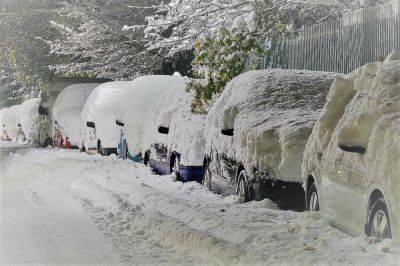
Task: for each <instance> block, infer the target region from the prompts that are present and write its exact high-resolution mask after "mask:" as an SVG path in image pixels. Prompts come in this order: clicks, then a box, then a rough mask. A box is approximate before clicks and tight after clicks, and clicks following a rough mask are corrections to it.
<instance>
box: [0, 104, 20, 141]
mask: <svg viewBox="0 0 400 266" xmlns="http://www.w3.org/2000/svg"><path fill="white" fill-rule="evenodd" d="M19 108H20V105H13V106H11V107H9V108H7V109H6V110H5V111H4V113H3V115H2V117H1V120H2V124H3V126H4V128H3V130H4V131H5V132H6V134H7V136H8V139H10V140H13V141H15V140H16V138H17V129H18V128H17V127H18V123H17V112H18V110H19Z"/></svg>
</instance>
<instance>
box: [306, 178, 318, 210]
mask: <svg viewBox="0 0 400 266" xmlns="http://www.w3.org/2000/svg"><path fill="white" fill-rule="evenodd" d="M307 210H308V211H319V195H318V191H317V186H316V185H315V183H312V185H311V186H310V188H309V189H308V193H307Z"/></svg>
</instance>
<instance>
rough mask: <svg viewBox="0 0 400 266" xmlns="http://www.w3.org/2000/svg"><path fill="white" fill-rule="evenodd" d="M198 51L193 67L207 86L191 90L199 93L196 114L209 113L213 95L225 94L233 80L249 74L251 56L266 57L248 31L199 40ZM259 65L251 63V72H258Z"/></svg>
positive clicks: (228, 31) (235, 30)
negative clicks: (249, 57) (247, 68)
mask: <svg viewBox="0 0 400 266" xmlns="http://www.w3.org/2000/svg"><path fill="white" fill-rule="evenodd" d="M194 48H195V50H194V54H195V59H194V62H193V66H194V68H195V71H196V74H197V75H198V76H200V77H203V78H205V83H204V84H199V83H197V82H193V83H191V84H190V85H189V87H188V90H191V91H194V92H195V99H194V101H193V104H192V112H194V113H205V112H206V108H205V107H206V105H207V103H208V101H210V100H211V99H212V97H213V95H214V94H219V93H221V92H222V91H223V89H224V88H225V86H226V84H227V83H228V82H229V81H230V80H232V79H233V78H234V77H236V76H238V75H239V74H241V73H243V72H244V71H245V69H246V64H247V63H249V62H248V55H249V54H250V53H251V54H254V55H258V56H260V55H261V54H262V48H261V44H260V42H259V39H258V37H257V35H256V34H255V33H252V32H250V31H249V30H248V29H247V28H246V27H240V28H233V29H227V28H222V29H220V30H219V32H218V35H217V36H216V38H211V37H202V38H199V39H198V40H197V42H196V44H195V47H194ZM255 63H256V61H254V62H250V68H254V67H255V66H256V65H255Z"/></svg>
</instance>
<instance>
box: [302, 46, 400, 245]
mask: <svg viewBox="0 0 400 266" xmlns="http://www.w3.org/2000/svg"><path fill="white" fill-rule="evenodd" d="M399 59H400V56H399V55H398V54H397V55H396V54H395V53H392V54H391V55H389V56H388V58H387V59H386V60H385V61H384V62H383V63H380V62H377V63H371V64H367V65H365V66H363V67H361V68H359V69H357V70H355V71H354V72H352V73H350V74H348V75H346V76H342V77H338V78H336V80H335V82H334V84H333V86H332V88H331V91H330V93H329V97H328V101H327V103H326V105H325V108H324V110H323V112H322V114H321V116H320V117H319V119H318V122H317V123H316V125H315V126H314V129H313V132H312V135H311V137H310V140H309V141H308V144H307V148H306V151H305V154H304V162H303V165H302V177H303V180H304V188H305V191H306V200H307V209H308V210H312V211H317V210H321V211H322V214H323V215H324V216H325V217H327V218H328V219H329V220H330V221H331V222H332V224H333V225H335V226H336V227H338V228H340V229H342V230H344V231H345V232H347V233H350V234H352V235H360V234H364V233H365V234H367V235H368V236H375V237H377V238H379V239H381V238H391V237H395V238H399V237H400V222H399V221H400V212H399V209H398V206H399V204H400V194H399V190H398V188H399V184H400V183H399V176H400V172H399V169H400V168H399V165H400V142H399V140H400V135H399V125H400V119H399V118H400V105H399V99H400V83H399V77H400V60H399Z"/></svg>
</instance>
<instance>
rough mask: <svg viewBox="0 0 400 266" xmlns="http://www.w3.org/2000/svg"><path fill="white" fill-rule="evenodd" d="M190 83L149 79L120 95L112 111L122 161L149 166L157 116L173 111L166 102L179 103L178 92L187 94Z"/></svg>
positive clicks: (178, 78)
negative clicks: (177, 100)
mask: <svg viewBox="0 0 400 266" xmlns="http://www.w3.org/2000/svg"><path fill="white" fill-rule="evenodd" d="M188 82H189V79H187V78H183V77H181V76H166V75H149V76H143V77H139V78H137V79H135V80H134V81H132V82H130V86H131V88H130V89H129V90H124V91H123V92H121V100H120V101H119V102H118V104H116V106H115V107H114V108H113V112H114V115H115V117H116V120H118V122H117V123H116V124H115V125H117V126H118V127H119V132H118V134H119V135H118V138H119V140H120V143H119V148H120V152H119V153H120V155H125V156H121V157H127V158H130V159H132V160H134V161H141V160H142V159H144V163H145V164H147V163H148V162H149V159H150V157H149V156H150V153H149V150H150V146H151V145H152V144H153V143H154V141H155V140H154V137H156V135H157V134H158V131H157V127H158V125H156V123H157V119H158V114H160V113H163V110H167V109H168V108H170V107H171V106H169V105H168V103H167V102H168V101H166V102H163V99H165V100H166V99H171V97H176V98H178V99H179V98H180V97H181V96H180V95H178V94H177V90H179V93H184V89H185V88H186V84H187V83H188ZM173 108H175V105H173ZM116 120H115V121H116ZM115 125H114V126H115Z"/></svg>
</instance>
